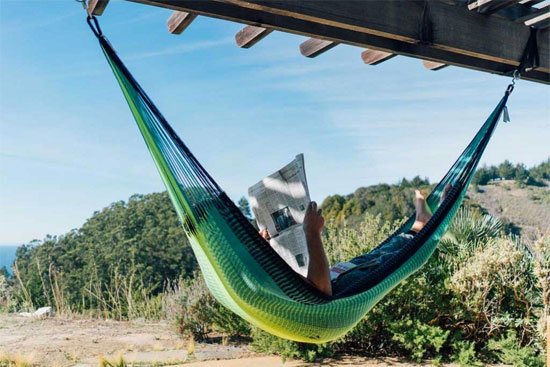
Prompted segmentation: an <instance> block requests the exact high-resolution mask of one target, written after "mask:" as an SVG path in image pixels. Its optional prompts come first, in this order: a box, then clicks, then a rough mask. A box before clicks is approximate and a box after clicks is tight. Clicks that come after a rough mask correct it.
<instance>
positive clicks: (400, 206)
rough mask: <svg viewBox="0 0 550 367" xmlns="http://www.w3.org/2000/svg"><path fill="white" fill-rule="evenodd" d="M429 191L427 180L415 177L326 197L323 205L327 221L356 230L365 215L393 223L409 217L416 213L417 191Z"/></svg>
mask: <svg viewBox="0 0 550 367" xmlns="http://www.w3.org/2000/svg"><path fill="white" fill-rule="evenodd" d="M416 188H418V189H428V188H430V183H429V181H428V179H421V178H420V177H418V176H417V177H415V178H413V179H412V180H411V181H408V180H407V179H405V178H404V179H403V180H402V181H401V182H400V183H399V184H397V185H388V184H380V185H374V186H369V187H360V188H358V189H357V190H355V192H354V193H353V194H350V195H345V196H341V195H332V196H329V197H327V198H326V199H325V200H324V201H323V204H322V206H321V208H322V209H323V213H324V214H325V216H326V217H327V218H332V219H334V221H335V224H339V225H340V224H343V223H344V222H346V224H347V225H349V226H351V227H355V226H357V225H359V224H360V223H361V222H362V220H363V217H364V215H365V213H369V214H372V215H378V214H379V215H380V216H381V218H382V220H383V221H385V222H393V221H396V220H401V219H403V218H405V217H408V216H409V215H411V214H412V213H413V212H414V205H413V201H412V200H411V198H413V197H414V189H416Z"/></svg>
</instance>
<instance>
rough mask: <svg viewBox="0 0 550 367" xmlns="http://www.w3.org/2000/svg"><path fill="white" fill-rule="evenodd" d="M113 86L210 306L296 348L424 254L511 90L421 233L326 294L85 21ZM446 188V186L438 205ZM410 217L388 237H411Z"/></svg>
mask: <svg viewBox="0 0 550 367" xmlns="http://www.w3.org/2000/svg"><path fill="white" fill-rule="evenodd" d="M88 24H89V25H90V27H91V28H92V30H93V32H94V34H95V36H96V37H97V39H98V40H99V44H100V46H101V49H102V50H103V53H104V55H105V57H106V59H107V61H108V63H109V65H110V67H111V69H112V71H113V73H114V75H115V77H116V79H117V81H118V83H119V86H120V88H121V89H122V92H123V94H124V97H125V98H126V101H127V103H128V106H129V108H130V110H131V112H132V114H133V116H134V118H135V120H136V123H137V125H138V128H139V130H140V132H141V134H142V136H143V139H144V140H145V143H146V145H147V148H148V149H149V151H150V153H151V156H152V158H153V160H154V162H155V164H156V166H157V169H158V171H159V173H160V176H161V178H162V180H163V181H164V184H165V186H166V189H167V191H168V194H169V196H170V199H171V201H172V203H173V205H174V207H175V209H176V212H177V214H178V217H179V218H180V221H181V223H182V225H183V227H184V229H185V233H186V236H187V238H188V240H189V243H190V244H191V247H192V249H193V252H194V253H195V256H196V258H197V261H198V263H199V266H200V268H201V271H202V273H203V275H204V278H205V281H206V284H207V286H208V288H209V289H210V291H211V292H212V294H213V295H214V296H215V297H216V299H217V300H218V301H219V302H220V303H222V304H223V305H224V306H226V307H227V308H229V309H230V310H232V311H233V312H235V313H236V314H238V315H239V316H241V317H243V318H244V319H246V320H247V321H249V322H250V323H252V324H254V325H256V326H258V327H260V328H262V329H264V330H266V331H268V332H270V333H272V334H275V335H277V336H280V337H283V338H287V339H292V340H296V341H302V342H310V343H321V342H326V341H330V340H334V339H336V338H338V337H340V336H342V335H344V334H345V333H346V332H348V331H349V330H350V329H351V328H353V327H354V326H355V324H357V323H358V322H359V321H360V320H361V319H362V318H363V317H364V315H365V314H366V313H367V312H368V311H369V310H370V309H371V308H372V307H373V306H374V305H375V304H376V303H377V302H378V301H379V300H380V299H382V298H383V297H384V296H385V295H386V294H387V293H388V292H390V291H391V290H392V289H393V288H394V287H396V286H397V285H398V284H399V283H400V282H401V281H402V280H403V279H405V278H406V277H408V276H409V275H411V274H413V273H414V272H415V271H417V270H418V269H419V268H420V267H421V266H422V265H423V264H424V263H425V262H426V261H427V260H428V259H429V257H430V256H431V254H432V253H433V252H434V250H435V249H436V246H437V244H438V242H439V240H440V239H441V237H442V236H443V234H444V233H445V231H446V230H447V228H448V226H449V224H450V221H451V220H452V218H453V216H454V214H455V213H456V211H457V210H458V208H459V206H460V205H461V202H462V199H463V197H464V195H465V193H466V190H467V188H468V185H469V184H470V181H471V180H472V177H473V174H474V172H475V169H476V167H477V165H478V163H479V160H480V159H481V155H482V154H483V151H484V150H485V147H486V146H487V144H488V143H489V140H490V138H491V135H492V134H493V131H494V130H495V128H496V126H497V123H498V121H499V119H500V116H501V114H502V112H503V110H504V108H505V106H506V102H507V100H508V96H509V95H510V93H511V92H512V90H513V85H512V84H511V85H510V86H509V87H508V88H507V90H506V92H505V93H504V96H503V97H502V99H501V100H500V102H499V103H498V104H497V106H496V107H495V109H494V110H493V112H492V113H491V114H490V116H489V117H488V119H487V120H486V121H485V123H484V124H483V125H482V126H481V128H480V130H479V131H478V132H477V134H476V135H475V136H474V138H473V139H472V141H471V142H470V144H469V145H468V146H467V147H466V149H465V150H464V151H463V152H462V154H461V155H460V156H459V158H458V159H457V160H456V161H455V163H454V164H453V165H452V166H451V168H450V169H449V171H448V172H447V173H446V174H445V176H444V177H443V179H442V180H441V182H439V184H437V186H436V187H435V188H434V190H433V191H432V192H431V194H430V195H429V196H428V197H427V199H426V200H427V203H428V205H429V206H430V208H431V209H432V211H433V213H434V214H433V216H432V218H431V219H430V221H429V222H428V223H427V224H426V225H425V226H424V228H423V229H422V230H421V231H420V232H419V233H418V234H416V235H415V236H414V238H413V239H411V240H410V241H409V242H408V243H407V244H406V245H405V246H403V248H402V249H400V250H399V251H398V252H397V253H396V254H395V255H393V256H392V257H391V258H390V259H389V260H388V261H386V262H384V263H383V264H381V265H379V266H378V267H377V268H376V269H374V270H373V271H372V272H370V273H369V274H368V276H365V277H360V278H359V279H358V280H357V281H355V282H353V283H351V284H347V285H346V287H345V288H344V289H342V290H341V291H340V292H338V293H336V294H334V295H332V296H328V295H326V294H325V293H323V292H321V291H319V290H318V289H317V288H315V287H314V286H312V285H311V284H309V283H308V282H307V281H305V280H304V279H303V278H302V277H301V276H300V275H298V274H297V273H295V272H294V271H293V270H292V268H290V266H289V265H288V264H286V262H285V261H284V260H283V259H282V258H281V257H280V256H279V255H278V254H277V253H276V252H275V251H274V250H273V249H272V248H271V246H270V245H269V244H268V243H267V242H266V241H265V240H264V239H263V238H262V237H261V236H260V235H259V234H258V232H257V231H256V229H255V228H254V227H253V226H252V225H251V224H250V223H249V222H248V220H247V219H246V218H245V217H244V216H243V214H242V213H241V212H240V210H239V209H238V208H237V206H236V205H235V204H234V203H233V201H231V199H230V198H229V197H228V196H227V195H226V194H225V192H224V191H223V190H222V189H221V187H220V186H219V185H218V184H217V183H216V182H215V181H214V179H213V178H212V177H211V176H210V174H209V173H208V172H207V171H206V170H205V169H204V167H203V166H202V165H201V164H200V162H199V161H198V160H197V158H196V157H195V156H194V155H193V154H192V153H191V151H190V149H189V148H188V147H187V146H186V144H185V143H184V142H183V141H182V140H181V139H180V138H179V137H178V135H177V134H176V133H175V131H174V130H173V129H172V127H171V126H170V125H169V123H168V122H167V120H166V119H165V118H164V116H163V115H162V113H161V112H160V111H159V110H158V108H157V107H156V106H155V105H154V103H153V102H152V100H151V99H150V98H149V97H148V96H147V94H146V93H145V91H144V90H143V89H142V88H141V86H140V85H139V84H138V82H137V81H136V80H135V79H134V77H133V76H132V74H131V73H130V71H129V70H128V69H127V68H126V66H125V65H124V63H123V62H122V60H121V59H120V58H119V57H118V55H117V54H116V52H115V50H114V49H113V47H112V46H111V44H110V43H109V41H108V40H107V39H106V38H105V36H104V35H103V33H102V32H101V29H100V27H99V23H98V22H97V19H95V17H91V18H88ZM447 184H451V185H452V188H451V190H450V191H449V192H448V194H447V195H446V197H445V200H443V201H442V202H441V201H440V198H441V194H442V192H443V190H444V188H445V186H446V185H447ZM413 222H414V216H412V217H411V218H409V219H408V220H407V222H406V223H405V224H403V226H402V227H401V228H399V229H398V230H397V231H396V232H395V233H394V234H393V235H392V236H390V238H388V239H387V240H386V241H384V242H383V243H382V244H380V245H379V246H382V245H383V244H384V243H386V242H387V241H389V240H391V238H392V237H393V236H396V235H398V234H400V233H405V232H407V231H408V230H410V228H411V226H412V224H413Z"/></svg>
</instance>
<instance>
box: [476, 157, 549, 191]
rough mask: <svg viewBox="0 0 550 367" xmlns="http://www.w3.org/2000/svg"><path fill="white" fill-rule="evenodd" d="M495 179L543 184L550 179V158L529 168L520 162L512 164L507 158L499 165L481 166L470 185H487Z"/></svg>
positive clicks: (523, 183) (519, 183)
mask: <svg viewBox="0 0 550 367" xmlns="http://www.w3.org/2000/svg"><path fill="white" fill-rule="evenodd" d="M496 179H501V180H515V181H516V183H517V184H518V185H532V186H545V183H544V181H545V180H550V158H548V160H546V161H545V162H542V163H541V164H539V165H538V166H535V167H532V168H530V169H527V168H526V167H525V165H524V164H522V163H518V164H516V165H515V166H514V165H513V164H512V163H510V162H509V161H508V160H506V161H504V162H503V163H501V164H500V165H499V166H490V167H487V166H483V167H481V168H478V170H477V171H476V173H475V175H474V178H473V179H472V185H474V186H478V185H487V184H488V183H489V181H491V180H496Z"/></svg>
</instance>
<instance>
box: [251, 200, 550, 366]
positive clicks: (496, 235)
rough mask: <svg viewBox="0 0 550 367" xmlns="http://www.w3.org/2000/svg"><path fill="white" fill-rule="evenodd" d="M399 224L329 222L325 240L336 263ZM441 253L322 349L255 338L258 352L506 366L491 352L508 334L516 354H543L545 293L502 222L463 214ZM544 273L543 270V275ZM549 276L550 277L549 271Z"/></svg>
mask: <svg viewBox="0 0 550 367" xmlns="http://www.w3.org/2000/svg"><path fill="white" fill-rule="evenodd" d="M399 224H400V222H399V221H398V222H394V223H391V224H390V223H387V222H383V221H382V219H381V217H380V216H377V217H375V216H372V215H370V214H366V215H365V217H364V221H363V223H362V224H361V225H360V226H359V229H358V230H354V229H352V228H350V227H348V226H347V225H346V223H345V222H344V224H343V225H336V224H335V222H334V220H332V221H329V223H328V224H327V230H326V233H325V237H324V243H325V247H326V248H327V250H328V255H329V257H330V261H331V262H335V261H342V260H344V259H349V258H350V257H353V256H356V255H358V254H361V253H364V252H366V251H368V250H370V249H372V247H373V246H374V245H375V244H377V243H379V242H380V240H381V239H382V238H385V237H386V236H387V235H388V234H389V233H390V232H392V231H393V230H394V229H395V228H396V227H397V226H398V225H399ZM449 232H450V234H449V235H448V236H446V237H445V239H444V240H443V241H442V242H443V243H442V246H441V248H440V250H437V251H436V254H435V255H434V256H432V258H431V259H430V260H429V261H428V263H427V264H426V265H425V266H424V267H423V268H422V269H421V270H420V271H418V272H417V273H416V274H414V275H413V276H411V277H409V278H408V279H406V280H405V281H403V282H402V283H401V284H400V285H399V286H397V287H396V288H395V289H394V290H393V291H392V292H391V293H390V294H389V295H387V296H386V297H384V298H383V299H382V300H381V301H380V302H379V303H378V304H377V305H376V306H375V307H374V308H373V309H372V310H371V311H369V312H368V313H367V315H366V316H365V318H364V319H363V320H362V321H361V322H359V324H358V325H356V327H355V328H354V329H353V330H351V331H350V332H349V333H348V334H347V335H345V336H344V337H343V338H341V339H340V340H338V341H335V342H333V343H329V344H328V345H324V346H322V347H321V349H320V351H318V350H317V349H315V347H310V346H308V345H304V344H301V343H295V342H289V341H282V340H280V339H278V338H276V337H274V336H267V334H265V333H263V332H258V333H253V338H254V345H255V346H257V348H258V350H261V351H272V352H273V351H278V353H280V354H281V355H283V356H286V357H300V358H307V353H310V354H311V355H313V356H317V357H322V356H323V355H324V353H325V352H324V351H325V350H329V351H331V353H332V352H336V353H338V352H345V353H352V354H363V355H371V356H372V355H386V356H387V355H399V356H406V357H408V358H410V359H415V360H419V359H421V358H429V357H432V358H436V359H445V360H448V361H451V360H452V361H455V362H457V363H459V364H460V365H462V366H479V365H480V364H481V362H502V361H503V360H502V358H504V357H502V356H501V355H498V354H495V353H493V352H491V351H489V349H488V345H489V343H490V341H491V340H495V338H497V339H498V338H501V337H502V336H503V335H506V333H507V332H508V331H509V330H514V331H515V332H516V333H517V335H520V336H521V337H520V338H518V339H517V340H516V341H515V345H516V347H517V348H518V349H517V350H521V348H524V350H529V351H531V352H529V353H532V354H533V355H537V354H540V352H539V351H540V350H541V349H542V344H543V339H542V335H543V334H542V333H541V331H537V320H539V319H541V318H542V315H543V313H542V311H543V310H542V309H541V306H540V305H541V298H540V291H539V289H538V288H537V284H538V283H537V279H536V277H535V275H534V273H533V268H534V267H533V266H531V259H530V258H529V256H528V253H527V252H526V251H525V250H524V248H523V245H522V244H521V243H520V242H519V241H518V240H517V239H516V238H514V237H510V236H507V235H505V234H504V233H503V225H502V223H501V222H500V221H499V220H498V219H496V218H494V217H491V216H488V215H483V214H481V213H480V211H479V210H476V209H461V210H460V211H459V213H458V214H457V216H456V218H455V220H454V222H453V223H452V225H451V228H450V231H449ZM543 273H544V271H543ZM544 274H548V273H544Z"/></svg>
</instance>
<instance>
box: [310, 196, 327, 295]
mask: <svg viewBox="0 0 550 367" xmlns="http://www.w3.org/2000/svg"><path fill="white" fill-rule="evenodd" d="M324 225H325V218H323V215H322V214H321V210H320V209H317V203H316V202H315V201H312V202H311V203H309V205H308V207H307V210H306V214H305V217H304V224H303V226H304V232H305V234H306V242H307V248H308V252H309V265H308V270H307V279H308V280H309V281H310V282H311V283H312V284H313V285H314V286H315V287H317V288H318V289H319V290H321V291H322V292H325V293H326V294H328V295H332V284H331V282H330V272H329V264H328V259H327V254H326V253H325V249H324V248H323V241H322V239H321V231H322V230H323V226H324Z"/></svg>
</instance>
